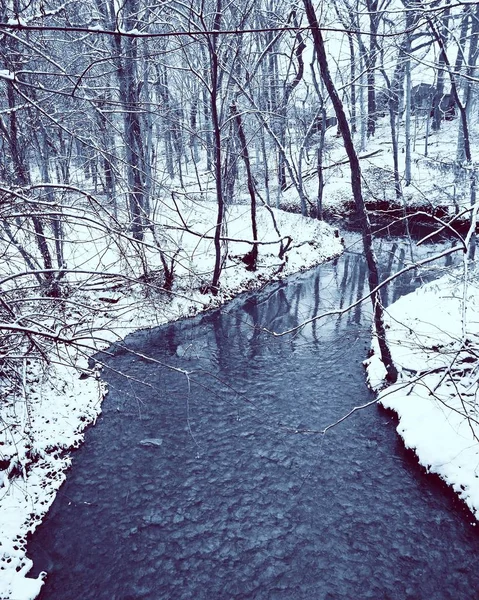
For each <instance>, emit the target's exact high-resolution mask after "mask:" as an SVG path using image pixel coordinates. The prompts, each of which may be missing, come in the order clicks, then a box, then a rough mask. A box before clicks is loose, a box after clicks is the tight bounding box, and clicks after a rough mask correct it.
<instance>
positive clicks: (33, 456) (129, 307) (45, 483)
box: [0, 202, 342, 600]
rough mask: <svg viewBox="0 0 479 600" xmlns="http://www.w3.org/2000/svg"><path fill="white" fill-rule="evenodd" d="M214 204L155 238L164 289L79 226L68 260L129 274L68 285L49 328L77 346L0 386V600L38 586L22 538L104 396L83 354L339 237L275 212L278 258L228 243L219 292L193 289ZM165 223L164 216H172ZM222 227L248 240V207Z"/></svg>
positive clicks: (310, 254)
mask: <svg viewBox="0 0 479 600" xmlns="http://www.w3.org/2000/svg"><path fill="white" fill-rule="evenodd" d="M214 211H215V206H214V204H209V203H206V202H205V203H203V204H199V205H197V206H196V207H195V209H194V210H193V209H189V211H188V215H187V217H185V218H186V220H187V224H188V228H191V229H192V230H194V231H195V234H193V233H189V232H186V231H184V229H185V228H184V227H183V223H180V227H179V228H178V230H173V229H171V230H170V238H169V239H168V240H167V239H163V240H162V247H163V248H165V247H166V248H167V247H168V241H171V247H172V248H181V251H180V252H179V254H178V255H177V262H176V269H175V283H174V288H173V294H172V295H171V296H170V295H168V294H166V293H165V292H164V291H163V290H161V289H160V288H159V287H158V286H156V287H155V280H154V278H150V279H149V280H148V281H147V282H146V283H143V282H139V281H134V280H133V278H132V273H134V272H135V271H136V269H135V268H133V267H134V265H135V263H137V262H138V261H140V260H144V259H145V256H143V257H137V256H134V255H129V254H126V253H125V248H120V247H119V246H118V247H108V248H103V247H102V246H101V244H102V240H101V238H99V237H97V238H95V239H93V238H91V239H90V238H88V237H87V233H88V232H87V231H85V232H83V233H84V234H85V235H84V236H83V237H81V239H82V243H81V244H76V245H72V247H71V248H70V252H71V255H70V256H69V257H68V258H69V263H70V264H75V265H81V267H80V268H82V269H84V270H85V269H87V268H89V269H91V270H92V272H97V273H101V274H105V273H106V274H110V275H114V274H115V273H116V274H124V275H127V276H128V277H130V278H131V280H130V282H128V281H125V280H123V281H120V280H119V278H117V279H115V285H112V283H111V281H112V280H111V279H110V280H107V279H103V280H102V283H101V284H98V281H97V280H94V281H89V283H88V285H82V284H80V285H78V287H74V286H73V287H72V290H73V291H72V294H71V295H70V296H69V298H68V303H63V304H62V305H61V306H59V308H58V310H59V311H62V319H61V323H62V324H65V323H69V324H71V330H69V331H66V330H65V331H58V334H59V335H63V336H64V337H66V336H67V333H68V335H70V336H71V337H72V338H74V339H75V340H76V341H77V344H76V345H54V344H52V345H51V348H50V354H49V359H50V361H51V363H50V365H48V366H46V365H45V364H44V363H42V364H40V363H37V362H34V361H29V360H25V361H24V364H23V373H22V385H21V386H20V388H17V390H16V393H15V394H13V393H11V392H9V390H8V389H5V392H4V394H3V397H2V403H1V404H0V418H1V419H2V431H1V432H0V475H1V476H2V480H1V483H0V485H1V487H0V532H1V539H0V569H1V570H0V598H2V599H9V600H26V599H30V598H35V597H36V595H37V594H38V593H39V591H40V588H41V585H42V578H41V577H40V578H39V579H38V580H34V579H31V578H28V577H27V573H28V571H29V570H30V568H31V561H29V559H28V558H27V557H26V553H27V548H26V540H27V536H28V534H29V533H31V532H32V531H34V530H35V528H36V526H37V525H38V524H39V523H40V522H41V520H42V518H43V517H44V515H45V513H46V512H47V511H48V509H49V507H50V505H51V503H52V502H53V499H54V497H55V494H56V492H57V490H58V488H59V487H60V485H61V483H62V482H63V481H64V479H65V474H66V470H67V469H68V467H69V465H70V454H69V452H70V450H71V449H72V448H75V447H77V446H78V445H79V444H81V442H82V439H83V432H84V430H85V428H86V427H87V426H88V425H89V424H91V423H93V422H94V421H95V419H96V417H97V416H98V414H99V412H100V410H101V400H102V398H103V396H104V393H105V389H104V386H103V384H102V382H101V380H100V379H99V376H98V373H96V372H92V371H90V370H89V369H88V361H87V358H88V356H89V355H91V354H92V353H93V352H94V351H95V350H96V349H99V348H102V347H105V346H107V345H108V344H109V343H111V342H113V341H115V340H118V339H122V338H123V337H124V336H125V335H127V334H128V333H130V332H132V331H135V330H137V329H139V328H144V327H150V326H154V325H159V324H162V323H165V322H168V321H171V320H173V319H178V318H181V317H187V316H191V315H193V314H195V313H197V312H199V311H201V310H206V309H209V308H213V307H215V306H219V305H220V304H222V303H223V302H225V301H227V300H228V299H230V298H231V297H233V296H234V295H236V294H238V293H240V292H242V291H244V290H250V289H254V288H257V287H260V286H262V285H264V284H265V283H266V282H268V281H270V280H273V279H278V278H282V277H286V276H287V275H289V274H291V273H294V272H297V271H299V270H302V269H306V268H310V267H312V266H314V265H316V264H318V263H320V262H323V261H324V260H326V259H328V258H330V257H332V256H335V255H338V254H339V253H340V252H341V250H342V246H341V242H340V239H339V237H338V236H337V235H336V234H335V232H334V230H333V229H332V228H330V227H329V226H328V225H326V224H324V223H319V222H318V221H314V220H312V219H308V218H303V217H300V216H298V215H291V214H286V213H282V212H277V211H274V214H275V218H276V222H277V227H278V229H279V231H280V233H281V236H290V237H291V239H292V242H291V245H290V248H289V250H288V252H287V253H286V255H285V258H286V260H281V259H279V258H278V250H279V243H271V244H268V245H262V246H260V248H259V261H258V269H257V270H256V271H255V272H250V271H247V270H246V269H245V264H244V263H243V262H242V260H241V257H242V256H243V255H244V254H245V253H246V252H247V251H248V250H250V248H251V245H250V244H248V243H238V242H231V241H230V242H229V243H228V252H227V258H226V261H225V264H224V267H223V274H222V277H221V280H220V285H221V287H220V291H219V294H218V295H217V296H212V295H211V294H202V293H201V292H200V291H199V290H200V287H201V286H202V285H203V284H204V283H205V282H207V281H208V280H210V278H211V271H212V267H213V264H214V246H213V242H212V240H210V239H207V238H206V237H201V235H204V236H206V235H210V234H211V231H210V230H209V228H210V224H211V222H214V220H213V219H212V215H214ZM183 214H186V210H185V211H184V213H183ZM168 222H169V223H171V222H173V219H172V218H171V215H169V221H168ZM258 230H259V235H258V237H259V239H260V241H262V242H276V241H277V240H278V234H277V232H276V231H275V227H274V226H273V223H272V218H271V215H270V213H268V211H267V210H265V209H264V210H259V211H258ZM227 232H228V238H229V239H242V240H248V239H250V238H251V233H250V232H251V225H250V222H249V207H248V206H233V207H231V208H230V209H229V214H228V224H227ZM77 233H78V232H77ZM198 234H200V235H199V236H198ZM173 238H174V239H173ZM76 239H79V238H78V236H77V238H76ZM146 252H147V253H148V256H147V257H146V259H147V261H148V265H149V271H150V272H152V273H154V268H155V264H156V268H157V269H158V270H159V269H160V267H161V263H160V259H159V256H158V253H157V252H156V253H155V249H154V246H153V244H151V249H150V248H146V249H145V253H146ZM155 261H156V262H155ZM139 272H141V270H139ZM71 278H72V279H73V278H74V274H71ZM105 282H107V283H108V285H106V283H105ZM93 283H95V285H93ZM159 285H161V283H160V279H159ZM49 318H50V320H49V322H48V323H47V324H48V326H49V327H50V328H51V329H52V328H54V324H55V323H56V319H55V315H49ZM51 329H50V330H51ZM78 344H82V346H80V347H79V346H78Z"/></svg>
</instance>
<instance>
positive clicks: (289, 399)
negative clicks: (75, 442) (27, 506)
mask: <svg viewBox="0 0 479 600" xmlns="http://www.w3.org/2000/svg"><path fill="white" fill-rule="evenodd" d="M380 246H381V248H380V254H379V255H380V259H381V262H382V265H383V272H385V273H386V274H387V273H388V272H391V271H393V270H395V269H396V270H397V269H398V268H400V266H401V264H404V261H407V259H408V256H409V252H410V248H409V246H408V245H407V244H406V243H405V242H403V241H400V240H399V241H398V240H382V241H381V242H380ZM437 249H438V247H437V246H436V247H435V248H434V247H429V248H424V249H423V250H422V251H421V252H422V256H424V254H427V253H428V252H434V250H437ZM365 276H366V269H365V265H364V261H363V257H362V255H361V252H360V251H359V249H356V250H355V249H354V248H353V249H352V250H351V251H349V252H346V253H345V254H344V256H342V257H341V258H339V259H338V260H335V261H333V262H330V263H327V264H325V265H322V266H320V267H318V268H316V269H314V270H312V271H310V272H308V273H304V274H301V275H298V276H295V277H292V278H289V279H288V280H287V281H285V282H282V283H277V284H272V285H269V286H267V287H266V288H265V289H264V290H263V291H261V292H259V293H256V294H249V295H244V296H242V297H240V298H238V299H236V300H235V301H233V302H231V303H230V304H228V305H227V306H225V307H223V308H222V309H220V310H215V311H212V312H209V313H206V314H203V315H200V316H198V317H196V318H194V319H189V320H186V321H181V322H177V323H173V324H170V325H168V326H165V327H160V328H156V329H153V330H150V331H144V332H137V333H136V334H133V335H131V336H129V337H128V338H126V340H125V341H124V342H123V343H121V344H117V345H115V346H113V347H112V348H111V349H110V351H109V352H108V353H107V355H105V356H104V357H103V358H104V360H105V368H104V377H105V379H106V380H107V381H108V386H109V390H110V391H109V394H108V396H107V398H106V400H105V402H104V404H103V413H102V416H101V417H100V418H99V420H98V422H97V425H96V426H95V427H93V428H91V429H90V430H89V431H88V432H87V434H86V441H85V444H84V445H83V446H82V447H81V448H80V449H79V450H78V451H76V452H75V454H74V458H73V468H72V469H71V471H70V473H69V475H68V478H67V481H66V483H65V484H64V485H63V487H62V488H61V490H60V491H59V494H58V497H57V499H56V500H55V503H54V505H53V507H52V510H51V512H50V513H49V515H48V516H47V518H46V519H45V522H44V524H43V525H42V526H41V527H40V528H39V529H38V531H37V532H36V533H35V535H34V536H33V537H32V539H31V541H30V543H29V550H30V552H29V554H30V556H31V557H32V558H33V559H34V565H35V573H34V574H36V573H38V572H39V571H40V570H46V571H48V572H49V577H48V579H47V582H46V584H45V586H44V588H43V592H42V595H41V598H43V599H44V600H90V599H91V600H129V599H135V600H136V599H145V600H146V599H148V600H163V599H165V600H166V599H173V600H176V599H178V600H183V599H185V600H186V599H194V600H202V599H204V600H216V599H224V600H230V599H239V598H242V599H253V598H254V599H258V600H273V599H275V600H276V599H278V600H279V599H284V600H296V599H297V600H306V599H312V600H327V599H328V600H336V599H343V598H344V599H348V600H353V599H354V600H362V599H366V598H371V599H375V600H384V599H391V600H392V599H397V600H405V599H408V598H409V599H415V600H418V599H427V600H434V599H437V600H442V599H447V598H451V599H454V600H461V599H465V600H466V599H467V600H470V599H471V598H473V597H475V594H476V593H477V590H478V589H479V570H478V569H477V561H476V559H477V552H478V548H479V535H478V533H477V528H476V527H475V523H473V521H474V519H473V518H472V516H471V515H470V514H469V513H468V511H467V510H466V509H465V508H464V507H463V506H462V504H461V503H460V502H459V501H458V500H456V498H455V496H454V494H453V493H452V492H450V491H449V490H448V489H447V488H446V486H445V485H443V484H442V483H441V482H440V481H439V480H438V479H437V478H435V477H432V476H428V475H425V474H424V473H423V471H422V470H421V469H420V468H419V467H418V466H417V464H416V461H415V459H414V457H413V456H412V455H411V453H409V452H408V451H406V450H404V448H403V446H402V443H401V441H400V440H399V438H398V436H397V434H396V432H395V426H396V421H395V417H394V416H393V415H392V414H391V413H389V412H386V411H385V410H383V409H381V408H379V407H377V406H376V405H373V406H371V407H370V408H368V409H365V410H362V411H358V412H356V413H355V414H354V415H353V416H351V417H350V418H348V419H347V420H345V421H343V422H342V423H340V424H338V425H337V426H335V427H333V428H331V429H329V430H328V432H327V433H326V434H323V433H322V430H323V429H324V428H325V427H326V426H328V425H330V424H333V423H335V422H336V421H337V420H338V419H340V418H341V417H342V416H343V415H344V414H346V413H347V412H348V411H349V410H350V409H351V408H352V407H353V406H356V405H361V404H364V403H366V402H368V401H370V400H372V398H373V396H372V394H371V393H370V392H369V390H368V389H367V387H366V385H365V377H364V369H363V366H362V361H363V360H364V358H365V357H366V355H367V352H368V349H369V344H370V314H369V305H366V306H364V307H358V308H356V309H354V310H353V311H351V312H349V313H348V314H346V315H344V316H342V317H337V316H333V317H328V318H327V319H323V320H321V321H316V322H315V323H313V324H310V325H308V326H307V327H304V328H303V329H301V330H299V331H298V332H297V333H296V334H294V335H288V336H284V337H273V336H272V335H271V334H269V333H267V332H265V331H264V329H263V328H267V329H270V330H275V331H282V330H284V329H287V328H290V327H293V326H295V325H297V324H298V323H300V322H302V321H304V320H305V319H308V318H309V317H311V316H313V315H316V314H319V313H320V312H321V311H327V310H329V309H331V308H333V307H338V306H343V307H344V306H347V305H348V304H350V303H352V302H354V301H355V300H356V298H358V297H360V296H361V295H362V294H363V292H364V291H365V290H366V288H367V283H366V279H365ZM418 283H419V279H418V277H417V274H416V273H414V272H411V273H409V274H407V275H405V276H403V277H401V278H400V279H399V280H396V282H395V283H394V284H393V285H390V287H389V289H388V290H387V291H386V292H385V294H384V300H385V302H386V303H387V302H390V301H392V300H394V299H396V298H397V297H398V296H399V295H401V294H403V293H406V292H407V291H410V290H411V289H413V288H414V287H415V286H416V285H417V284H418Z"/></svg>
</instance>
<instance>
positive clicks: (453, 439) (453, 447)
mask: <svg viewBox="0 0 479 600" xmlns="http://www.w3.org/2000/svg"><path fill="white" fill-rule="evenodd" d="M387 328H388V329H387V339H388V342H389V344H390V347H391V350H392V356H393V360H394V362H395V364H396V365H397V366H398V368H399V369H400V376H399V379H398V382H397V383H396V384H395V385H393V386H390V387H388V388H385V389H383V390H382V391H380V392H379V401H380V402H381V404H382V405H383V406H385V407H386V408H390V409H393V410H394V411H396V413H397V414H398V417H399V425H398V427H397V431H398V433H399V435H400V436H401V437H402V439H403V440H404V444H405V445H406V447H407V448H411V449H412V450H414V452H415V453H416V455H417V457H418V460H419V462H420V463H421V465H423V466H424V467H425V469H426V471H428V472H431V473H436V474H437V475H439V476H440V477H441V478H442V479H443V480H444V481H445V482H446V483H448V484H449V485H451V486H452V488H453V489H454V491H455V492H457V493H458V495H459V496H460V497H461V498H462V499H463V500H464V502H465V503H466V504H467V505H468V506H469V508H470V509H471V511H472V512H473V514H474V515H475V516H476V518H479V397H478V392H479V388H478V382H479V361H478V350H479V276H478V273H477V272H475V273H468V274H467V275H465V274H464V269H463V268H462V269H458V270H456V271H454V272H452V273H450V274H448V275H445V276H443V277H441V278H440V279H438V280H436V281H434V282H431V283H429V284H426V285H424V286H422V287H421V288H419V289H418V290H416V291H415V292H413V293H412V294H409V295H407V296H403V297H402V298H400V299H399V300H398V301H397V302H395V303H394V304H393V305H392V306H390V307H389V308H388V310H387ZM373 350H374V352H375V354H374V356H373V357H372V358H371V359H369V360H368V361H366V363H367V365H368V377H369V383H370V385H371V386H372V387H373V388H380V386H381V383H382V378H383V376H384V368H383V366H382V363H381V362H380V360H379V358H378V355H377V353H378V348H377V343H376V342H375V341H373Z"/></svg>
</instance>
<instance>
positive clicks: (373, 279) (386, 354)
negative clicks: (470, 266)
mask: <svg viewBox="0 0 479 600" xmlns="http://www.w3.org/2000/svg"><path fill="white" fill-rule="evenodd" d="M303 3H304V7H305V10H306V15H307V18H308V22H309V25H310V27H311V32H312V35H313V41H314V47H315V50H316V53H317V57H318V63H319V66H320V69H321V76H322V78H323V81H324V85H325V87H326V89H327V91H328V93H329V97H330V98H331V101H332V103H333V106H334V110H335V112H336V117H337V119H338V126H339V130H340V131H341V134H342V136H343V140H344V145H345V149H346V153H347V155H348V159H349V163H350V167H351V188H352V192H353V197H354V201H355V204H356V211H357V213H358V216H359V218H360V221H361V225H362V237H363V244H364V253H365V256H366V262H367V265H368V273H369V290H370V292H371V302H372V305H373V313H374V325H375V328H376V335H377V338H378V343H379V349H380V354H381V360H382V361H383V364H384V366H385V368H386V371H387V380H388V381H389V382H395V381H396V380H397V375H398V373H397V369H396V367H395V365H394V363H393V360H392V356H391V352H390V350H389V347H388V345H387V341H386V332H385V328H384V319H383V307H382V304H381V298H380V294H379V291H378V290H377V289H376V288H377V286H378V284H379V273H378V266H377V262H376V257H375V255H374V250H373V240H372V232H371V225H370V223H369V218H368V214H367V211H366V207H365V204H364V199H363V193H362V187H361V167H360V165H359V159H358V155H357V153H356V150H355V148H354V144H353V140H352V137H351V130H350V128H349V124H348V120H347V118H346V114H345V112H344V108H343V105H342V103H341V99H340V98H339V95H338V92H337V90H336V87H335V85H334V83H333V80H332V77H331V74H330V71H329V65H328V60H327V57H326V51H325V47H324V41H323V37H322V34H321V30H320V28H319V24H318V21H317V18H316V14H315V11H314V8H313V5H312V2H311V0H303Z"/></svg>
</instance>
